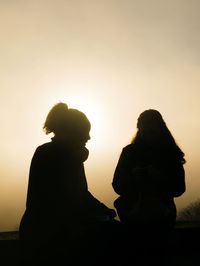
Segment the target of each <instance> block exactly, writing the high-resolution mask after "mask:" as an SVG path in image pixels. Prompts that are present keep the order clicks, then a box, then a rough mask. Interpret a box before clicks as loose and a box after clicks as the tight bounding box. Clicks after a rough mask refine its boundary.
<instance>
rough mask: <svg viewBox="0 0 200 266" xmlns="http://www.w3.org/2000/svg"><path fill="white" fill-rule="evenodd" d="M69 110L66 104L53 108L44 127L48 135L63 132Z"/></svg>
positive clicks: (56, 105)
mask: <svg viewBox="0 0 200 266" xmlns="http://www.w3.org/2000/svg"><path fill="white" fill-rule="evenodd" d="M68 110H69V109H68V106H67V104H65V103H57V104H55V105H54V106H53V107H52V108H51V110H50V111H49V113H48V115H47V117H46V120H45V123H44V126H43V129H44V131H45V133H46V134H49V133H51V132H53V133H56V132H57V131H59V130H61V128H62V126H63V124H65V123H66V121H67V116H68Z"/></svg>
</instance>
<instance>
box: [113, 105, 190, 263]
mask: <svg viewBox="0 0 200 266" xmlns="http://www.w3.org/2000/svg"><path fill="white" fill-rule="evenodd" d="M184 163H185V159H184V153H183V152H182V151H181V149H180V148H179V147H178V145H177V144H176V142H175V140H174V138H173V136H172V134H171V133H170V131H169V129H168V127H167V126H166V124H165V122H164V120H163V118H162V116H161V114H160V113H159V112H158V111H157V110H153V109H149V110H146V111H144V112H142V113H141V114H140V116H139V118H138V121H137V133H136V136H135V137H134V138H133V140H132V142H131V144H129V145H127V146H126V147H124V148H123V150H122V152H121V155H120V158H119V161H118V163H117V166H116V169H115V173H114V177H113V182H112V185H113V188H114V191H115V192H116V193H117V194H119V195H120V196H119V197H118V198H117V199H116V200H115V202H114V206H115V208H116V209H117V213H118V215H119V218H120V220H121V222H122V224H123V225H124V228H125V230H126V233H127V235H126V236H127V241H128V239H129V241H130V244H129V245H130V248H131V247H132V252H133V256H134V250H135V249H134V248H133V247H136V248H138V250H139V251H142V250H144V251H146V252H147V253H148V251H149V254H150V255H159V252H162V251H163V250H164V247H165V244H166V241H167V234H168V233H169V231H170V230H172V229H173V228H174V225H175V223H176V206H175V202H174V198H175V197H179V196H181V195H182V194H183V193H184V192H185V172H184V168H183V164H184ZM136 253H137V252H136ZM138 254H141V253H140V252H139V253H138ZM149 263H150V261H149ZM152 264H153V265H156V264H155V261H153V263H152ZM161 265H162V262H161Z"/></svg>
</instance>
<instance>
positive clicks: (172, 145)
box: [131, 109, 186, 164]
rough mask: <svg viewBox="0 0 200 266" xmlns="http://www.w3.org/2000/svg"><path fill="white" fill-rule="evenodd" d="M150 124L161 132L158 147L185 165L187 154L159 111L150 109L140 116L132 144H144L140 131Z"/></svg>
mask: <svg viewBox="0 0 200 266" xmlns="http://www.w3.org/2000/svg"><path fill="white" fill-rule="evenodd" d="M149 124H153V125H154V124H156V125H157V126H158V127H159V129H160V131H161V135H160V137H159V138H158V139H157V145H159V147H160V148H161V149H163V151H164V150H165V151H166V150H168V151H170V152H171V153H172V155H174V156H176V158H178V159H179V160H180V161H181V163H182V164H184V163H185V162H186V160H185V159H184V156H185V154H184V153H183V151H182V150H181V149H180V147H179V146H178V145H177V143H176V141H175V139H174V137H173V136H172V134H171V132H170V130H169V129H168V127H167V125H166V123H165V121H164V120H163V117H162V115H161V114H160V112H158V111H157V110H154V109H148V110H145V111H144V112H142V113H141V114H140V115H139V117H138V120H137V132H136V135H135V136H134V137H133V138H132V140H131V143H132V144H134V145H143V144H144V143H143V139H142V137H141V134H140V130H141V129H144V128H145V127H147V126H148V125H149Z"/></svg>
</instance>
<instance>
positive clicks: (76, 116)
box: [43, 103, 91, 144]
mask: <svg viewBox="0 0 200 266" xmlns="http://www.w3.org/2000/svg"><path fill="white" fill-rule="evenodd" d="M90 127H91V125H90V122H89V120H88V119H87V117H86V115H85V114H84V113H83V112H81V111H79V110H77V109H71V108H68V106H67V104H65V103H57V104H55V105H54V106H53V107H52V109H51V110H50V111H49V113H48V115H47V118H46V121H45V123H44V126H43V129H44V130H45V132H46V134H49V133H51V132H53V133H54V134H55V136H56V137H58V138H60V139H63V140H68V141H76V142H79V143H82V144H85V143H86V142H87V141H88V140H89V139H90V135H89V132H90Z"/></svg>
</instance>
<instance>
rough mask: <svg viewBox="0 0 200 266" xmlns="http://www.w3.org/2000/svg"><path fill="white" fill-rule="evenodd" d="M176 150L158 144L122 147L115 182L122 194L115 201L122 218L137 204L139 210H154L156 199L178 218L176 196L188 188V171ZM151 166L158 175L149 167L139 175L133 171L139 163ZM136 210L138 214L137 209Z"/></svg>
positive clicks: (142, 166) (116, 189)
mask: <svg viewBox="0 0 200 266" xmlns="http://www.w3.org/2000/svg"><path fill="white" fill-rule="evenodd" d="M173 154H174V153H172V152H171V151H170V150H167V149H166V150H165V151H164V152H163V150H161V149H160V148H159V147H155V148H152V149H149V148H147V147H145V146H143V145H135V144H130V145H128V146H126V147H124V148H123V150H122V153H121V155H120V158H119V161H118V164H117V167H116V169H115V173H114V177H113V182H112V186H113V188H114V191H115V192H116V193H117V194H119V195H120V197H119V198H118V199H116V201H115V202H114V205H115V207H116V209H117V211H118V215H119V217H120V218H121V220H122V221H123V219H126V218H127V216H126V215H127V214H128V213H130V212H131V211H132V209H133V208H136V207H137V210H138V209H139V208H143V210H140V211H141V213H142V212H143V213H144V212H145V211H147V212H149V213H150V212H152V214H153V208H154V206H155V205H156V204H157V202H158V203H159V202H162V203H163V204H164V205H165V206H166V207H167V208H168V209H169V210H171V214H172V215H171V217H172V219H173V220H175V218H176V206H175V203H174V197H179V196H180V195H182V194H183V193H184V192H185V173H184V168H183V165H182V163H181V161H180V160H179V159H177V157H176V156H174V155H173ZM149 166H151V167H152V168H153V169H156V170H157V171H158V173H159V175H155V176H152V175H151V176H150V175H149V174H148V170H146V175H145V176H143V177H141V178H140V179H138V177H136V176H135V175H134V169H135V168H136V167H141V168H146V169H148V167H149ZM145 205H146V206H145ZM151 208H152V210H151ZM135 213H136V216H137V214H138V212H135ZM133 219H134V218H133ZM135 219H137V217H135Z"/></svg>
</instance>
